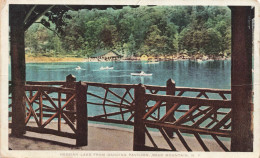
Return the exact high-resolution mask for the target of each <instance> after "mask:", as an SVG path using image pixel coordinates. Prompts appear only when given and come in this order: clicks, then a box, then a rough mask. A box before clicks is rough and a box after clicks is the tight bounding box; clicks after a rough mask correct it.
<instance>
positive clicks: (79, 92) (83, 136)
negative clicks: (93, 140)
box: [76, 81, 88, 146]
mask: <svg viewBox="0 0 260 158" xmlns="http://www.w3.org/2000/svg"><path fill="white" fill-rule="evenodd" d="M86 93H87V86H86V84H85V83H83V82H81V81H80V82H78V83H77V84H76V111H77V114H76V119H77V122H76V123H77V124H76V126H77V138H76V145H77V146H86V145H88V115H87V103H86V101H87V95H86Z"/></svg>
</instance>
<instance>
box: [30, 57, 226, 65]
mask: <svg viewBox="0 0 260 158" xmlns="http://www.w3.org/2000/svg"><path fill="white" fill-rule="evenodd" d="M25 59H26V60H25V61H26V63H53V62H106V60H95V59H91V60H90V59H87V58H76V57H45V56H39V57H33V56H26V58H25ZM227 59H229V58H218V59H216V60H227ZM172 60H174V61H180V60H192V59H176V58H175V59H172ZM117 61H140V59H132V60H131V59H128V60H126V59H122V60H117ZM160 61H166V60H160ZM205 61H207V60H205Z"/></svg>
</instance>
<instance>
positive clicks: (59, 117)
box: [9, 82, 87, 144]
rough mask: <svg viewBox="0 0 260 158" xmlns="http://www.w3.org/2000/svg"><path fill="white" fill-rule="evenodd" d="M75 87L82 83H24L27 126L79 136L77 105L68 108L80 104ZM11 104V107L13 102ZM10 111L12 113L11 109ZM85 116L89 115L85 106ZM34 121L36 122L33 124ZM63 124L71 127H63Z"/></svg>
mask: <svg viewBox="0 0 260 158" xmlns="http://www.w3.org/2000/svg"><path fill="white" fill-rule="evenodd" d="M32 84H33V85H32ZM77 84H81V83H77ZM76 87H80V86H79V85H77V86H76V84H74V88H66V82H27V84H26V85H25V87H24V88H25V92H24V103H25V105H26V109H25V110H26V119H25V124H26V130H27V131H33V132H38V133H47V134H54V135H58V136H63V137H68V138H72V139H78V137H79V135H78V133H79V129H78V125H76V123H77V124H78V122H79V121H75V120H77V118H78V117H77V115H79V112H78V110H77V108H74V110H71V108H68V107H70V106H71V107H77V106H78V105H77V102H78V101H79V100H81V99H79V97H78V95H77V93H76V92H77V88H76ZM83 87H84V86H83ZM78 91H79V90H78ZM83 93H84V92H83ZM84 96H86V94H85V95H84ZM85 102H86V101H85ZM85 102H84V105H85V106H86V103H85ZM76 105H77V106H76ZM84 105H83V106H84ZM9 107H12V104H10V105H9ZM68 109H69V110H68ZM81 110H82V109H81ZM82 111H84V110H82ZM9 114H10V115H9V116H12V111H11V110H10V113H9ZM84 117H85V118H87V111H86V110H85V113H84ZM32 122H34V123H33V124H32ZM54 125H55V126H56V127H55V126H54ZM86 125H87V124H86ZM10 126H12V124H10ZM64 126H68V127H69V128H68V127H67V128H66V129H64ZM86 128H87V127H86ZM86 139H87V138H86ZM77 144H78V141H77ZM83 144H84V143H83Z"/></svg>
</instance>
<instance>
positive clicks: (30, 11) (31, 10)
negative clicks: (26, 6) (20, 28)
mask: <svg viewBox="0 0 260 158" xmlns="http://www.w3.org/2000/svg"><path fill="white" fill-rule="evenodd" d="M36 6H37V5H34V6H32V7H31V9H30V10H29V11H28V13H26V16H25V18H24V23H26V22H27V20H28V18H29V17H30V16H31V15H32V12H33V11H34V9H35V8H36Z"/></svg>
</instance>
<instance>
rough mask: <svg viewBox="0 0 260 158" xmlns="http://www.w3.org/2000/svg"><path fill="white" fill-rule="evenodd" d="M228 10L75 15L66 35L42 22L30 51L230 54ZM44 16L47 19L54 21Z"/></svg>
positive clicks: (30, 35)
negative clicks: (107, 50) (104, 50)
mask: <svg viewBox="0 0 260 158" xmlns="http://www.w3.org/2000/svg"><path fill="white" fill-rule="evenodd" d="M230 16H231V15H230V10H229V9H228V8H227V7H212V6H185V7H184V6H174V7H170V6H156V7H148V6H141V7H138V8H131V7H124V8H123V9H119V10H114V9H112V8H109V9H107V10H97V9H92V10H80V11H69V12H68V13H67V14H66V17H64V18H63V20H64V22H65V23H66V25H64V26H62V27H63V28H62V29H63V31H64V32H63V34H59V33H57V32H55V31H54V30H55V24H50V26H49V29H47V28H46V27H44V25H42V24H41V23H39V22H38V23H35V24H33V25H32V26H31V27H30V28H29V29H28V30H27V31H26V39H25V42H26V52H27V53H31V54H32V55H36V56H37V55H45V56H57V55H62V56H64V55H66V56H68V55H70V56H79V57H88V56H90V55H92V54H95V53H96V50H100V49H109V50H114V51H116V52H118V53H120V54H122V55H124V56H125V57H130V56H140V55H142V54H147V55H152V56H158V55H173V54H176V53H179V52H187V53H189V54H195V53H201V54H206V55H216V56H218V55H220V54H230V52H231V51H230V49H231V48H230V47H231V24H230V23H231V20H230V19H231V18H230ZM48 20H49V19H48V17H47V16H46V17H43V19H41V21H48Z"/></svg>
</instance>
